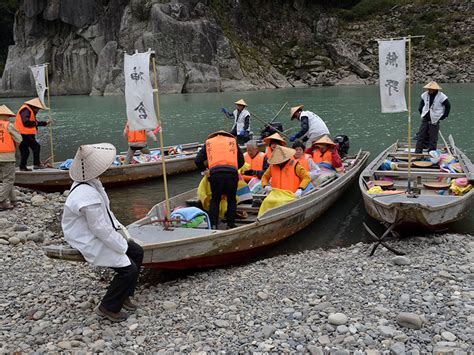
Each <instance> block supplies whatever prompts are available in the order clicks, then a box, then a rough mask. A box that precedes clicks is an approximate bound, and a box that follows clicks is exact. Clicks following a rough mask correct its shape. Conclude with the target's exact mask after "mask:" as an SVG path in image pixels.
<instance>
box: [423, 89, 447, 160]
mask: <svg viewBox="0 0 474 355" xmlns="http://www.w3.org/2000/svg"><path fill="white" fill-rule="evenodd" d="M423 88H424V89H428V90H427V91H425V92H424V93H423V94H421V101H420V106H419V107H418V111H419V112H420V114H421V118H422V120H421V125H420V129H419V130H418V134H417V140H416V150H415V153H422V152H423V149H426V148H428V150H429V151H430V150H436V146H437V144H438V132H439V122H440V121H442V120H444V119H445V118H446V117H448V115H449V111H450V110H451V104H450V103H449V101H448V97H447V96H446V95H445V94H443V93H442V92H441V86H439V85H438V83H437V82H436V81H431V82H429V83H428V84H426V85H425V86H423Z"/></svg>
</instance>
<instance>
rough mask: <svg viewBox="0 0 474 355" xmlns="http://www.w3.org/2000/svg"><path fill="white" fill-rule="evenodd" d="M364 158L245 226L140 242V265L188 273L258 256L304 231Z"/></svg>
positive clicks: (348, 181)
mask: <svg viewBox="0 0 474 355" xmlns="http://www.w3.org/2000/svg"><path fill="white" fill-rule="evenodd" d="M367 157H368V153H364V154H363V156H362V157H361V158H360V159H359V161H358V164H357V166H354V168H353V169H352V170H351V171H350V172H349V173H346V174H345V175H343V176H342V177H340V178H338V179H336V180H335V181H334V182H333V183H332V184H329V185H327V186H326V187H324V188H322V189H321V190H318V191H315V192H314V193H312V194H309V195H307V196H304V197H303V198H301V199H299V200H297V201H295V202H292V203H290V204H288V205H285V206H281V207H279V208H275V209H273V210H271V211H269V212H267V213H266V214H265V215H263V216H262V217H261V218H259V219H257V221H256V222H253V223H251V224H249V225H244V226H240V227H237V228H234V229H231V230H227V231H212V232H211V231H209V232H207V234H208V235H206V236H196V237H195V238H185V239H184V240H179V241H170V242H164V243H153V242H152V241H151V242H150V241H149V240H142V242H144V243H142V245H143V248H144V259H143V264H144V266H145V267H148V268H160V269H190V268H205V267H211V266H221V265H228V264H235V263H238V262H241V261H243V260H248V258H250V257H252V256H255V255H258V253H259V252H260V251H261V250H262V249H264V248H268V247H269V246H271V245H272V244H275V243H278V242H280V241H282V240H284V239H286V238H288V237H289V236H291V235H293V234H295V233H296V232H298V231H300V230H302V229H304V228H305V227H307V226H308V225H310V224H311V223H312V222H314V221H315V220H316V219H317V218H318V217H319V216H321V215H322V214H323V213H324V212H326V211H327V210H328V209H329V208H330V206H331V205H332V204H333V203H334V202H335V201H336V200H337V199H339V198H340V197H341V196H342V195H343V194H344V192H345V191H346V189H347V188H348V187H349V186H350V185H351V183H353V182H354V181H355V180H356V179H357V177H358V175H359V173H360V171H361V170H362V168H363V165H364V164H365V162H366V160H367ZM195 194H196V191H195V190H193V191H190V192H188V193H185V194H183V195H180V196H179V197H178V198H175V199H174V200H173V199H172V200H171V201H170V202H171V208H173V207H175V206H179V205H183V201H185V200H186V199H189V198H191V197H193V196H195ZM140 228H147V226H140V221H137V222H136V223H134V224H132V225H130V226H129V231H130V233H131V234H132V236H134V237H135V236H136V237H137V238H136V239H138V240H139V241H140V233H144V231H143V230H142V231H140V232H139V229H140ZM145 232H146V231H145ZM160 233H166V232H165V231H163V232H160ZM171 233H172V232H171ZM203 233H205V232H203ZM143 239H145V238H143Z"/></svg>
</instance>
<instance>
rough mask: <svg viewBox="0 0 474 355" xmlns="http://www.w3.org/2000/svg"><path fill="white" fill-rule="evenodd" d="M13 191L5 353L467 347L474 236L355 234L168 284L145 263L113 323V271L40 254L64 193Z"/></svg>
mask: <svg viewBox="0 0 474 355" xmlns="http://www.w3.org/2000/svg"><path fill="white" fill-rule="evenodd" d="M20 191H21V192H20V194H19V195H20V199H21V200H22V201H23V202H22V205H23V206H21V207H19V208H18V209H15V210H13V211H6V212H0V226H1V228H2V231H1V232H0V241H2V240H3V241H5V240H6V239H5V236H8V238H9V239H11V238H12V237H13V238H15V237H16V239H14V240H13V242H14V243H11V244H10V243H9V244H8V245H4V244H5V242H1V243H0V244H1V245H0V252H1V257H0V259H1V261H2V262H1V272H2V280H3V282H2V287H1V288H2V300H1V302H0V310H1V312H0V314H1V316H0V352H2V353H3V352H14V351H22V352H33V351H39V352H51V351H74V352H78V351H81V352H84V351H87V352H90V351H94V352H97V351H119V352H125V351H128V352H144V351H146V352H150V351H157V352H161V353H172V352H202V351H206V352H211V351H226V352H232V353H235V352H246V353H248V352H306V353H311V354H323V353H328V352H329V351H332V352H334V351H335V349H339V350H340V351H342V352H340V353H341V354H346V353H347V354H348V353H349V351H350V352H353V351H356V350H360V351H363V352H365V353H367V354H376V353H379V352H382V351H391V352H392V353H395V354H402V353H403V352H404V351H406V352H408V351H411V353H412V354H420V353H426V352H434V353H441V352H456V351H457V353H458V354H468V353H470V352H473V351H474V347H473V345H472V344H473V343H474V341H473V340H474V331H473V330H472V329H473V326H472V325H473V323H474V316H472V313H473V312H472V311H473V309H474V306H473V304H472V299H473V298H474V294H473V291H472V289H473V288H472V280H473V272H474V265H473V263H472V260H473V256H474V253H473V247H474V239H473V236H471V235H459V234H444V235H433V236H430V237H426V236H425V237H413V238H409V239H406V240H403V241H398V242H391V244H393V245H394V246H396V247H398V248H399V249H401V250H404V251H406V252H407V256H406V257H397V258H394V255H393V254H391V253H390V252H389V251H387V250H385V248H383V247H381V246H380V247H379V248H378V249H377V251H376V254H375V256H374V257H372V258H370V257H368V254H369V252H370V249H371V247H372V245H371V244H362V243H357V244H355V245H352V246H350V247H345V248H337V249H330V250H323V249H314V250H307V251H304V252H300V253H297V254H291V255H280V256H275V257H272V258H268V259H263V260H259V261H256V262H253V263H248V264H244V265H240V266H232V267H227V268H220V269H211V270H204V271H198V272H193V273H190V274H187V275H186V276H185V277H184V278H178V279H174V280H171V281H167V282H165V283H157V282H156V280H154V276H155V275H156V274H154V273H153V272H151V271H146V272H145V273H143V274H142V277H141V279H140V283H139V286H138V288H137V292H136V300H137V302H138V304H139V306H140V308H139V310H138V311H137V312H136V313H135V314H134V315H132V316H131V317H129V319H128V320H127V321H126V322H123V323H118V324H117V323H115V324H114V323H111V322H109V321H104V320H99V319H98V317H97V316H96V315H95V313H94V312H93V309H94V307H95V306H96V305H97V304H98V302H99V301H100V299H101V297H102V295H103V294H104V293H105V289H106V287H107V286H108V282H109V278H110V277H111V275H112V272H110V271H109V270H108V269H105V268H93V267H90V266H89V265H87V264H83V263H73V262H67V261H62V260H52V259H48V258H47V257H46V256H44V253H43V251H42V247H43V246H44V245H46V244H57V243H59V242H60V241H61V239H62V236H61V232H60V230H59V229H58V227H59V221H60V217H61V211H62V206H63V203H64V200H65V197H64V196H63V195H62V194H59V193H55V194H43V193H35V192H33V193H31V192H27V191H26V190H20ZM341 314H342V315H341ZM400 324H402V325H400ZM412 328H420V329H412ZM360 354H362V352H361V353H360Z"/></svg>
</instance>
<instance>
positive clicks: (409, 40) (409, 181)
mask: <svg viewBox="0 0 474 355" xmlns="http://www.w3.org/2000/svg"><path fill="white" fill-rule="evenodd" d="M408 193H411V35H408Z"/></svg>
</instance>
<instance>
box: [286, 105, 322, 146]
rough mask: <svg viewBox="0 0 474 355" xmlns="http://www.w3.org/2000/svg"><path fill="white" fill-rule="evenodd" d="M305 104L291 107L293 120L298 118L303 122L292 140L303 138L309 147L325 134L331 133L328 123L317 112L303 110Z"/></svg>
mask: <svg viewBox="0 0 474 355" xmlns="http://www.w3.org/2000/svg"><path fill="white" fill-rule="evenodd" d="M303 108H304V105H299V106H295V107H292V108H291V109H290V116H291V120H295V119H296V120H298V121H300V124H301V130H300V131H299V132H298V133H296V134H295V135H294V136H291V137H290V142H294V141H295V140H297V139H299V138H302V139H303V141H304V142H306V147H307V148H309V147H310V146H311V143H312V142H314V141H315V140H318V139H319V138H321V137H322V136H324V135H329V130H328V127H327V126H326V123H324V121H323V120H322V118H321V117H319V116H318V115H317V114H315V113H314V112H311V111H303Z"/></svg>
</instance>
